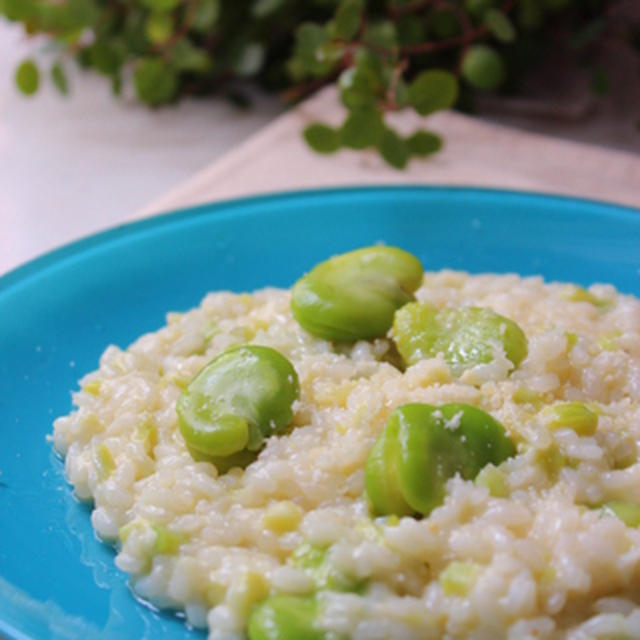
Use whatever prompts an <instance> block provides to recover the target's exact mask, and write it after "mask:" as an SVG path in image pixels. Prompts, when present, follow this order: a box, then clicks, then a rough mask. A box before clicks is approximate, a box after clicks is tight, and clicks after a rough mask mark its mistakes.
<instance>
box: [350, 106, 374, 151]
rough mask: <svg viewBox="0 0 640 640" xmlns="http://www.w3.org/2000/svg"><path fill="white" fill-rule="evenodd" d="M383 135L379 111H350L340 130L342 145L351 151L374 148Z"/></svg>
mask: <svg viewBox="0 0 640 640" xmlns="http://www.w3.org/2000/svg"><path fill="white" fill-rule="evenodd" d="M383 133H384V122H383V120H382V114H381V113H380V110H379V109H357V110H354V111H351V112H350V113H349V115H348V116H347V119H346V120H345V121H344V124H343V125H342V130H341V138H342V144H344V146H345V147H350V148H351V149H364V148H366V147H374V146H376V145H377V144H378V142H379V141H380V138H381V137H382V134H383Z"/></svg>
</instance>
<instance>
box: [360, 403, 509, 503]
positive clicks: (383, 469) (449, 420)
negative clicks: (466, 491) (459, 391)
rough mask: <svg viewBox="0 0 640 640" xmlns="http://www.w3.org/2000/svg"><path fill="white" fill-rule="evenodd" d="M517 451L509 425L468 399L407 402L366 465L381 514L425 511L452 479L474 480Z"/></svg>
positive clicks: (369, 487)
mask: <svg viewBox="0 0 640 640" xmlns="http://www.w3.org/2000/svg"><path fill="white" fill-rule="evenodd" d="M513 455H515V447H514V445H513V442H512V441H511V439H510V438H509V437H508V436H507V434H506V432H505V429H504V427H503V426H502V425H501V424H500V423H499V422H497V421H496V420H494V419H493V418H492V417H491V416H490V415H489V414H488V413H485V412H484V411H482V410H481V409H477V408H476V407H473V406H471V405H468V404H462V403H452V404H444V405H441V406H439V407H435V406H432V405H428V404H417V403H416V404H405V405H402V406H400V407H398V408H397V409H395V410H394V411H393V413H392V414H391V415H390V416H389V420H388V422H387V425H386V427H385V429H384V431H383V432H382V434H381V435H380V437H379V438H378V440H377V441H376V443H375V444H374V446H373V448H372V449H371V452H370V453H369V457H368V459H367V464H366V468H365V485H366V494H367V497H368V499H369V502H370V504H371V506H372V508H373V511H374V513H375V514H376V515H379V516H383V515H391V514H395V515H397V516H406V515H415V514H422V515H423V516H427V515H429V513H431V511H432V510H433V509H434V508H435V507H437V506H439V505H440V504H442V502H443V501H444V498H445V494H446V483H447V480H449V478H452V477H453V476H455V475H456V474H460V476H461V477H462V478H464V479H465V480H472V479H474V478H475V477H476V476H477V475H478V473H479V472H480V471H481V470H482V469H483V468H484V467H485V466H486V465H487V464H489V463H492V464H494V465H498V464H500V463H501V462H503V461H504V460H506V459H507V458H509V457H511V456H513Z"/></svg>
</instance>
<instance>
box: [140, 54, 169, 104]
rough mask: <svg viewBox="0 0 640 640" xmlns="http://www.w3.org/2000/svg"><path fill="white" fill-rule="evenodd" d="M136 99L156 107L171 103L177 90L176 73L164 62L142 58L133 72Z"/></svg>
mask: <svg viewBox="0 0 640 640" xmlns="http://www.w3.org/2000/svg"><path fill="white" fill-rule="evenodd" d="M133 82H134V84H135V87H136V93H137V94H138V98H140V100H142V102H146V103H147V104H149V105H151V106H153V107H156V106H158V105H161V104H165V103H167V102H169V101H171V100H172V99H173V98H174V97H175V95H176V91H177V88H178V77H177V75H176V72H175V71H174V70H173V69H172V68H171V66H169V65H168V64H167V63H166V62H165V61H164V60H160V59H158V58H143V59H142V60H140V61H138V64H137V65H136V68H135V71H134V72H133Z"/></svg>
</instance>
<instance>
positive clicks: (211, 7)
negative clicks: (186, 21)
mask: <svg viewBox="0 0 640 640" xmlns="http://www.w3.org/2000/svg"><path fill="white" fill-rule="evenodd" d="M219 15H220V0H200V2H199V3H198V6H197V7H196V10H195V11H194V14H193V20H192V22H191V28H192V29H193V30H194V31H198V32H200V33H207V32H209V31H210V30H211V28H212V27H213V25H214V24H215V23H216V22H217V20H218V16H219Z"/></svg>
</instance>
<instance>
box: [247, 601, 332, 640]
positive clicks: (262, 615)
mask: <svg viewBox="0 0 640 640" xmlns="http://www.w3.org/2000/svg"><path fill="white" fill-rule="evenodd" d="M317 617H318V602H317V600H316V598H314V597H300V596H284V595H283V596H273V597H271V598H267V599H266V600H264V601H263V602H261V603H260V604H258V605H256V607H255V608H254V609H253V611H252V612H251V616H250V617H249V640H345V639H344V638H342V637H341V636H338V635H336V634H334V633H331V632H328V631H324V630H323V629H319V628H318V626H317Z"/></svg>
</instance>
